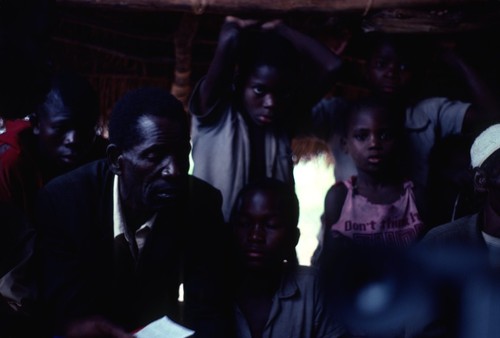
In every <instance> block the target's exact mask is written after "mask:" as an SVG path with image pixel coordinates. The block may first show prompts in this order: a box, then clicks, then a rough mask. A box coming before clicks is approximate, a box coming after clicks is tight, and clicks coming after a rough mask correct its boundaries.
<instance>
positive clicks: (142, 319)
mask: <svg viewBox="0 0 500 338" xmlns="http://www.w3.org/2000/svg"><path fill="white" fill-rule="evenodd" d="M109 141H110V145H109V147H108V150H107V157H108V158H107V161H98V162H93V163H91V164H89V165H87V166H84V167H81V168H79V169H77V170H75V171H73V172H70V173H68V174H66V175H63V176H60V177H59V178H57V179H55V180H53V181H52V182H50V183H49V184H48V185H47V186H46V187H45V188H44V189H43V190H42V192H41V194H40V198H39V200H38V208H37V219H38V220H39V225H38V226H39V230H40V244H39V254H40V257H39V258H40V260H39V261H40V263H41V266H40V268H41V275H42V279H41V285H40V287H41V297H42V302H43V305H45V307H46V309H47V319H48V321H49V323H50V322H51V333H56V334H59V333H67V334H68V332H69V333H70V334H69V335H70V336H71V332H79V334H81V331H82V330H84V331H85V330H89V332H90V333H89V334H88V336H98V334H101V335H102V334H103V332H102V331H106V330H108V331H109V332H113V334H112V335H111V336H121V335H119V334H118V333H117V332H122V333H124V331H128V332H131V331H134V330H136V329H138V328H141V327H143V326H145V325H147V324H148V323H150V322H152V321H153V320H155V319H158V318H160V317H162V316H165V315H166V316H168V317H169V318H171V319H173V320H176V321H178V322H180V323H181V324H184V325H185V326H188V327H189V328H191V329H193V330H194V331H195V332H196V336H197V337H224V336H227V335H229V333H228V332H227V327H226V325H225V324H226V317H225V314H226V311H227V310H229V308H228V307H227V304H229V303H228V302H226V299H225V297H224V283H225V281H227V280H228V278H227V276H226V274H225V272H226V270H225V267H226V265H225V263H224V256H225V255H224V254H225V246H226V245H227V243H228V241H227V239H226V229H224V225H223V219H222V214H221V195H220V193H219V192H218V191H217V190H216V189H214V188H213V187H212V186H210V185H209V184H207V183H205V182H203V181H201V180H199V179H196V178H194V177H191V176H189V175H188V169H189V160H188V155H189V151H190V143H189V128H188V120H187V116H186V114H185V112H184V110H183V107H182V105H181V103H180V102H179V101H177V100H176V99H175V98H174V97H173V96H171V95H170V94H169V93H167V92H164V91H163V90H160V89H151V88H149V89H147V88H144V89H139V90H136V91H133V92H130V93H128V94H126V95H125V96H124V97H123V98H122V99H121V100H120V101H119V102H118V103H117V104H116V106H115V108H114V110H113V112H112V115H111V118H110V122H109ZM181 284H183V288H184V302H183V304H181V303H180V302H179V301H178V297H179V288H180V285H181ZM96 316H98V317H96ZM90 318H91V319H90ZM96 318H98V319H96ZM94 331H95V332H94ZM109 332H106V333H109Z"/></svg>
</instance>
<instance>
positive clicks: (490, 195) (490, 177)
mask: <svg viewBox="0 0 500 338" xmlns="http://www.w3.org/2000/svg"><path fill="white" fill-rule="evenodd" d="M470 156H471V165H472V168H473V169H474V170H475V174H474V187H475V189H476V191H477V192H479V193H483V194H486V201H487V203H488V204H489V205H490V207H491V208H492V209H493V210H494V211H495V212H496V213H497V214H499V215H500V124H495V125H492V126H491V127H489V128H487V129H486V130H485V131H483V132H482V133H481V134H480V135H479V136H478V137H477V138H476V139H475V140H474V143H473V144H472V147H471V150H470Z"/></svg>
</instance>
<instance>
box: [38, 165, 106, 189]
mask: <svg viewBox="0 0 500 338" xmlns="http://www.w3.org/2000/svg"><path fill="white" fill-rule="evenodd" d="M109 176H110V172H109V167H108V163H107V161H106V160H97V161H94V162H90V163H87V164H84V165H82V166H81V167H78V168H76V169H74V170H71V171H69V172H67V173H65V174H62V175H60V176H57V177H55V178H54V179H52V180H51V181H49V182H48V183H47V184H46V185H45V187H44V188H43V189H42V190H45V191H51V192H55V191H61V192H69V193H71V191H72V190H88V189H91V188H93V187H96V186H101V185H103V184H105V181H106V178H108V177H109Z"/></svg>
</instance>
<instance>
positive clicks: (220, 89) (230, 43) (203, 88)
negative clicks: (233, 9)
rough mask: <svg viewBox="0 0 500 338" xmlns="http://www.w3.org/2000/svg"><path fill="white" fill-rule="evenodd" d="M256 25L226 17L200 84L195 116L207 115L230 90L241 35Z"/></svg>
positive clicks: (251, 22) (251, 21) (248, 21)
mask: <svg viewBox="0 0 500 338" xmlns="http://www.w3.org/2000/svg"><path fill="white" fill-rule="evenodd" d="M255 24H256V21H255V20H243V19H239V18H237V17H233V16H228V17H226V19H225V21H224V24H223V25H222V28H221V31H220V34H219V40H218V43H217V48H216V50H215V54H214V58H213V60H212V62H211V63H210V66H209V68H208V72H207V74H206V76H205V78H204V80H203V82H202V83H201V84H200V89H199V90H200V97H199V100H200V101H199V111H198V112H194V113H195V114H198V115H200V116H205V115H207V114H208V113H209V111H210V108H212V107H213V106H214V105H215V103H216V102H217V100H218V99H219V98H220V97H221V96H222V95H224V94H225V93H226V92H227V91H229V90H230V88H231V85H232V83H233V80H234V72H235V64H236V54H237V48H238V41H239V36H240V33H241V31H242V30H243V29H245V28H247V27H251V26H253V25H255Z"/></svg>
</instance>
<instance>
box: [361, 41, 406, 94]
mask: <svg viewBox="0 0 500 338" xmlns="http://www.w3.org/2000/svg"><path fill="white" fill-rule="evenodd" d="M366 75H367V80H368V83H369V85H370V86H371V87H372V88H373V89H374V90H375V91H377V92H379V93H380V94H382V95H387V96H394V95H396V94H398V93H401V92H402V91H404V90H405V89H406V87H407V86H408V84H409V82H410V81H411V79H412V75H413V74H412V71H411V69H410V65H409V64H408V63H407V62H406V61H405V60H403V59H402V58H401V56H400V54H399V53H398V51H397V50H396V48H395V47H394V46H392V45H391V44H388V43H386V44H382V45H381V46H379V47H378V48H377V49H376V50H375V52H374V53H373V55H371V57H370V58H369V59H368V62H367V74H366Z"/></svg>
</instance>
